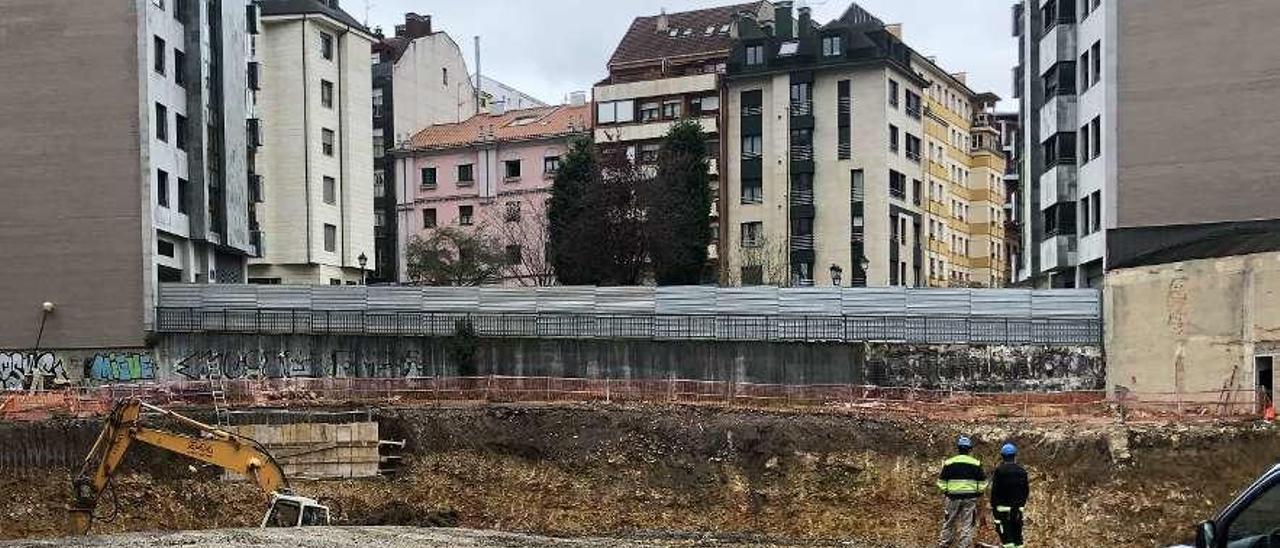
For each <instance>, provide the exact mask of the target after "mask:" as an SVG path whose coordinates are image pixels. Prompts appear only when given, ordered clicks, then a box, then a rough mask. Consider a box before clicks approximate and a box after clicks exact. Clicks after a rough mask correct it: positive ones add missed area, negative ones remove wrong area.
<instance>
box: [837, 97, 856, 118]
mask: <svg viewBox="0 0 1280 548" xmlns="http://www.w3.org/2000/svg"><path fill="white" fill-rule="evenodd" d="M836 111H837V112H839V113H840V115H841V116H847V115H848V114H849V113H850V112H853V99H852V98H850V97H841V98H839V99H837V100H836Z"/></svg>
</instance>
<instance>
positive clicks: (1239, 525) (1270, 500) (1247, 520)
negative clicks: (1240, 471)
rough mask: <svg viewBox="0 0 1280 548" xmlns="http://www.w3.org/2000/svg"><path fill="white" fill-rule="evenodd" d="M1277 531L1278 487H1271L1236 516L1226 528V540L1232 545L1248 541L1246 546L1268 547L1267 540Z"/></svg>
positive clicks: (1279, 519)
mask: <svg viewBox="0 0 1280 548" xmlns="http://www.w3.org/2000/svg"><path fill="white" fill-rule="evenodd" d="M1277 529H1280V486H1276V485H1273V486H1272V487H1271V488H1270V489H1268V490H1266V491H1265V492H1263V493H1262V494H1261V495H1259V496H1258V497H1257V498H1255V499H1254V500H1253V502H1251V503H1249V506H1247V507H1245V509H1244V510H1243V511H1241V512H1240V513H1239V514H1238V515H1237V516H1236V518H1235V520H1234V521H1232V522H1231V524H1230V525H1229V526H1228V527H1227V540H1228V541H1230V542H1233V543H1234V542H1236V541H1241V540H1249V541H1253V542H1252V543H1249V544H1247V545H1248V546H1270V543H1269V542H1268V539H1269V538H1271V536H1272V534H1273V532H1274V531H1276V530H1277ZM1243 545H1245V544H1242V546H1243ZM1233 546H1234V544H1233Z"/></svg>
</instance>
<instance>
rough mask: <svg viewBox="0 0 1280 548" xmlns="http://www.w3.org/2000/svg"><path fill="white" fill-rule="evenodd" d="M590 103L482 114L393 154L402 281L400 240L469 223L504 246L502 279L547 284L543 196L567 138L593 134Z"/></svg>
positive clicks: (434, 130)
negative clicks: (505, 266) (505, 265)
mask: <svg viewBox="0 0 1280 548" xmlns="http://www.w3.org/2000/svg"><path fill="white" fill-rule="evenodd" d="M590 124H591V108H590V106H589V105H562V106H554V107H539V108H531V109H524V110H512V111H508V112H505V113H503V114H479V115H476V116H473V117H471V118H470V119H468V120H465V121H463V122H461V123H457V124H441V125H435V126H431V127H428V128H426V129H424V130H422V131H420V132H418V134H416V135H414V136H413V138H412V139H411V142H410V144H409V146H408V149H409V150H408V151H407V152H406V153H405V154H404V155H403V156H402V157H400V158H398V159H397V167H396V169H397V172H398V173H399V175H398V176H397V177H396V180H397V184H399V185H400V191H399V193H397V196H399V197H400V199H399V203H398V204H397V215H396V216H397V222H398V223H399V229H400V230H399V235H400V236H399V238H400V242H399V246H400V253H398V255H399V257H400V265H399V268H400V279H402V280H407V279H408V277H407V273H406V268H405V261H404V256H405V254H404V251H405V246H406V245H407V244H408V242H409V240H410V239H412V238H413V237H414V236H423V237H425V236H427V235H428V234H429V233H430V231H431V230H433V229H435V228H438V227H444V226H459V227H471V229H473V230H479V231H483V232H485V233H487V234H490V235H492V236H493V237H495V238H497V239H498V240H499V241H500V242H501V243H502V245H504V246H506V251H507V255H508V258H509V264H510V266H509V268H508V269H507V270H506V272H504V275H503V278H504V279H503V283H504V285H529V286H532V285H548V284H549V283H550V282H551V281H552V280H551V277H550V267H549V265H548V264H547V262H546V260H545V256H546V255H545V252H544V248H545V243H546V241H547V216H546V211H547V200H548V199H549V198H550V197H551V183H552V180H553V179H554V178H555V172H556V170H557V169H558V168H559V165H560V158H561V157H562V156H564V154H565V152H566V151H567V150H568V146H569V141H570V140H571V139H572V138H573V137H575V136H578V135H585V136H589V135H590V130H591V127H590Z"/></svg>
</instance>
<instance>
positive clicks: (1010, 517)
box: [991, 506, 1022, 548]
mask: <svg viewBox="0 0 1280 548" xmlns="http://www.w3.org/2000/svg"><path fill="white" fill-rule="evenodd" d="M991 515H992V516H993V517H994V521H995V522H996V533H998V534H999V535H1000V543H1001V544H1003V545H1004V546H1003V548H1022V509H1021V508H1010V507H1008V506H997V507H995V508H992V510H991Z"/></svg>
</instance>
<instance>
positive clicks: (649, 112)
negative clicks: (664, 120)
mask: <svg viewBox="0 0 1280 548" xmlns="http://www.w3.org/2000/svg"><path fill="white" fill-rule="evenodd" d="M658 109H659V107H658V102H657V101H653V102H649V103H640V121H641V122H649V121H652V120H657V119H658Z"/></svg>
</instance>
